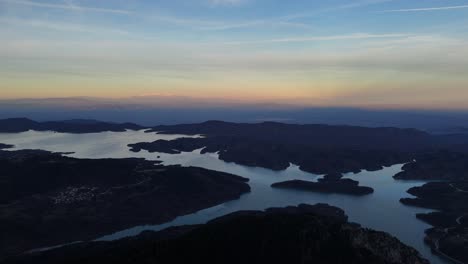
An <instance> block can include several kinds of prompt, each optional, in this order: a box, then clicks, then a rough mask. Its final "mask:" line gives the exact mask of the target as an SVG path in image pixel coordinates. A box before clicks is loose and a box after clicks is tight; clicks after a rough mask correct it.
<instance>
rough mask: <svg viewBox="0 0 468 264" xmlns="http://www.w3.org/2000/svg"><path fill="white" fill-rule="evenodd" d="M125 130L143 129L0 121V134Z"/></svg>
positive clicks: (93, 123)
mask: <svg viewBox="0 0 468 264" xmlns="http://www.w3.org/2000/svg"><path fill="white" fill-rule="evenodd" d="M127 129H130V130H140V129H143V127H141V126H139V125H136V124H132V123H123V124H116V123H107V122H101V121H96V120H81V119H76V120H65V121H49V122H36V121H33V120H30V119H27V118H9V119H2V120H0V133H19V132H25V131H28V130H36V131H55V132H62V133H76V134H80V133H98V132H105V131H112V132H123V131H125V130H127Z"/></svg>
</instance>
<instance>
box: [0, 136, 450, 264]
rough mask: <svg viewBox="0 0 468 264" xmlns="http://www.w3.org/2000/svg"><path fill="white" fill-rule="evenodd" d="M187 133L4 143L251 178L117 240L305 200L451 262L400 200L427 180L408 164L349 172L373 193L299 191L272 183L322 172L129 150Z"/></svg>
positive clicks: (20, 138) (123, 233) (414, 210)
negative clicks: (205, 204) (217, 201)
mask: <svg viewBox="0 0 468 264" xmlns="http://www.w3.org/2000/svg"><path fill="white" fill-rule="evenodd" d="M180 137H189V136H183V135H160V134H156V133H145V132H144V131H126V132H104V133H93V134H66V133H54V132H36V131H28V132H24V133H15V134H0V142H1V143H7V144H13V145H15V148H14V149H13V150H16V149H43V150H49V151H56V152H74V153H73V154H69V155H68V156H71V157H76V158H129V157H139V158H145V159H148V160H161V161H163V164H165V165H175V164H180V165H182V166H197V167H203V168H207V169H212V170H218V171H224V172H228V173H232V174H236V175H240V176H243V177H246V178H249V179H250V182H249V185H250V186H251V189H252V191H251V193H248V194H245V195H243V196H242V197H241V198H240V199H239V200H235V201H230V202H227V203H224V204H221V205H218V206H215V207H212V208H208V209H205V210H201V211H199V212H196V213H194V214H190V215H186V216H181V217H178V218H176V219H175V220H173V221H171V222H169V223H165V224H162V225H148V226H138V227H134V228H131V229H127V230H123V231H120V232H117V233H115V234H111V235H108V236H105V237H102V238H100V239H98V240H114V239H118V238H122V237H126V236H133V235H137V234H139V233H140V232H142V231H145V230H161V229H164V228H166V227H169V226H175V225H187V224H200V223H205V222H206V221H209V220H211V219H213V218H216V217H219V216H222V215H225V214H227V213H231V212H234V211H238V210H263V209H266V208H269V207H283V206H288V205H298V204H300V203H309V204H314V203H328V204H331V205H334V206H338V207H340V208H342V209H344V210H345V211H346V214H347V215H348V216H349V219H350V221H353V222H356V223H359V224H361V225H363V226H364V227H368V228H373V229H376V230H380V231H385V232H388V233H391V234H392V235H394V236H396V237H398V238H399V239H400V240H401V241H402V242H404V243H406V244H408V245H411V246H413V247H414V248H416V249H417V250H419V251H420V252H421V254H423V255H424V256H425V257H426V258H428V259H429V260H430V261H431V262H432V263H436V264H437V263H446V262H445V261H443V260H441V259H440V258H438V257H437V256H435V255H433V254H432V253H431V251H430V249H429V247H427V246H426V245H425V244H424V242H423V237H424V230H425V229H427V228H429V225H427V224H425V223H423V222H421V221H419V220H418V219H416V217H415V214H416V213H424V212H428V211H429V210H425V209H421V208H415V207H408V206H404V205H403V204H401V203H400V202H399V199H400V198H402V197H408V196H409V194H407V193H406V191H407V190H408V189H409V188H411V187H414V186H419V185H422V184H423V183H424V182H422V181H395V180H394V179H393V178H392V176H393V175H395V174H396V173H398V172H399V171H401V167H402V165H394V166H391V167H387V168H384V169H383V170H380V171H377V172H368V171H363V172H360V173H357V174H353V173H350V174H347V175H345V177H346V178H351V179H354V180H357V181H359V182H360V184H361V185H364V186H369V187H372V188H374V193H373V194H370V195H367V196H360V197H354V196H346V195H339V194H322V193H311V192H304V191H296V190H285V189H274V188H271V187H270V185H271V184H272V183H275V182H279V181H286V180H293V179H301V180H309V181H316V180H317V179H318V178H319V177H320V176H319V175H314V174H310V173H306V172H303V171H301V170H299V167H298V166H296V165H293V164H291V166H290V167H289V168H288V169H286V170H284V171H272V170H269V169H264V168H256V167H246V166H241V165H237V164H234V163H226V162H224V161H221V160H219V159H218V155H217V154H200V150H196V151H193V152H185V153H181V154H176V155H169V154H164V153H149V152H146V151H142V152H139V153H133V152H131V151H129V148H128V147H127V145H128V144H131V143H137V142H149V141H154V140H157V139H166V140H173V139H176V138H180Z"/></svg>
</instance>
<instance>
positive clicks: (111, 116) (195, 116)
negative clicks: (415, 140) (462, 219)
mask: <svg viewBox="0 0 468 264" xmlns="http://www.w3.org/2000/svg"><path fill="white" fill-rule="evenodd" d="M10 117H27V118H31V119H34V120H38V121H52V120H67V119H97V120H101V121H108V122H119V123H123V122H133V123H136V124H139V125H144V126H153V125H158V124H162V125H171V124H180V123H199V122H204V121H207V120H224V121H230V122H248V123H255V122H263V121H277V122H285V123H320V124H331V125H342V124H346V125H358V126H369V127H382V126H391V127H403V128H418V129H423V130H427V131H430V132H434V133H466V132H467V131H468V129H467V128H466V126H468V111H465V110H459V111H456V110H414V109H407V110H404V109H391V108H388V109H372V108H351V107H319V106H317V107H310V106H309V107H307V106H298V105H292V104H287V103H274V102H266V101H265V102H263V103H258V102H257V103H254V102H246V101H238V100H234V99H233V100H229V99H213V98H193V97H182V96H171V95H163V96H142V97H130V98H121V99H104V98H92V97H70V98H48V99H11V100H6V99H4V100H0V118H10ZM464 124H467V125H466V126H465V125H464Z"/></svg>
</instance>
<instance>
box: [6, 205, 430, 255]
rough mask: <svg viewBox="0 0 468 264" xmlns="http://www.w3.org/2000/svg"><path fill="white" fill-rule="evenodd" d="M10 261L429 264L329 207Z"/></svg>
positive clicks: (239, 218)
mask: <svg viewBox="0 0 468 264" xmlns="http://www.w3.org/2000/svg"><path fill="white" fill-rule="evenodd" d="M6 263H17V264H20V263H35V264H41V263H48V264H55V263H71V264H73V263H115V264H124V263H125V264H126V263H207V264H209V263H227V264H229V263H236V264H237V263H291V264H294V263H324V264H325V263H326V264H341V263H343V264H344V263H346V264H358V263H359V264H365V263H369V264H370V263H372V264H397V263H398V264H426V263H429V262H428V261H427V260H424V259H423V258H422V257H421V256H420V255H419V253H418V252H417V251H416V250H414V249H413V248H410V247H408V246H405V245H404V244H402V243H401V242H399V241H398V240H397V239H396V238H393V237H391V236H390V235H388V234H386V233H382V232H376V231H372V230H369V229H364V228H361V227H360V226H359V225H357V224H350V223H348V222H347V217H346V216H345V214H344V212H343V211H342V210H340V209H338V208H336V207H331V206H328V205H324V204H318V205H313V206H311V205H300V206H298V207H287V208H275V209H268V210H266V211H264V212H261V211H244V212H236V213H233V214H230V215H227V216H224V217H221V218H218V219H215V220H213V221H210V222H209V223H207V224H205V225H199V226H185V227H175V228H170V229H167V230H164V231H161V232H158V233H152V232H145V233H143V234H141V235H140V236H138V237H135V238H127V239H123V240H119V241H113V242H93V243H85V244H77V245H71V246H67V247H64V248H60V249H56V250H51V251H47V252H41V253H36V254H30V255H24V256H21V257H17V258H14V259H10V260H9V261H7V262H6Z"/></svg>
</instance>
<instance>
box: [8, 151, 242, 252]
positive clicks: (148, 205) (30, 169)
mask: <svg viewBox="0 0 468 264" xmlns="http://www.w3.org/2000/svg"><path fill="white" fill-rule="evenodd" d="M247 181H248V180H247V179H245V178H242V177H239V176H235V175H231V174H227V173H223V172H217V171H212V170H207V169H202V168H196V167H181V166H162V165H159V164H157V162H154V161H146V160H144V159H136V158H129V159H97V160H92V159H75V158H69V157H64V156H62V155H60V154H58V153H50V152H47V151H39V150H22V151H0V182H1V184H0V233H1V234H2V235H1V237H2V239H1V240H0V256H2V257H5V256H11V255H16V254H19V253H22V252H25V251H28V250H31V249H35V248H41V247H49V246H55V245H59V244H63V243H69V242H73V241H87V240H90V239H95V238H98V237H100V236H103V235H108V234H111V233H113V232H116V231H120V230H123V229H126V228H131V227H134V226H138V225H147V224H161V223H164V222H168V221H170V220H172V219H174V218H175V217H177V216H181V215H186V214H190V213H194V212H196V211H198V210H201V209H204V208H208V207H212V206H215V205H218V204H221V203H223V202H226V201H230V200H234V199H238V198H239V197H240V196H241V195H242V194H244V193H247V192H249V191H250V187H249V185H248V184H247Z"/></svg>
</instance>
